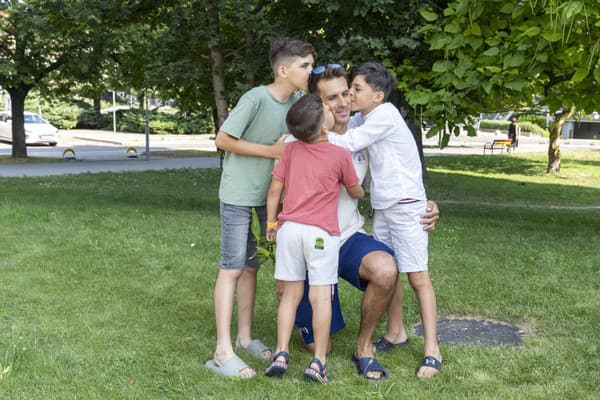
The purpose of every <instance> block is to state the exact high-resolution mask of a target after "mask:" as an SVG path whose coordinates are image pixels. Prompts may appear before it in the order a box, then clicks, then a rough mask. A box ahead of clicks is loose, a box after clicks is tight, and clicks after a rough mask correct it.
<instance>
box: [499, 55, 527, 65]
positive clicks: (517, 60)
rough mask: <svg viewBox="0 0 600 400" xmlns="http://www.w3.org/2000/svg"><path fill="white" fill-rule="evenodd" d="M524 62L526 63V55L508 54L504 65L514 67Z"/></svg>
mask: <svg viewBox="0 0 600 400" xmlns="http://www.w3.org/2000/svg"><path fill="white" fill-rule="evenodd" d="M523 63H525V57H523V56H522V55H520V54H517V55H514V56H513V55H511V56H508V57H506V59H505V60H504V65H506V66H508V67H513V68H516V67H520V66H521V65H523Z"/></svg>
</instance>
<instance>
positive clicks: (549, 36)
mask: <svg viewBox="0 0 600 400" xmlns="http://www.w3.org/2000/svg"><path fill="white" fill-rule="evenodd" d="M542 37H543V38H544V39H546V40H547V41H549V42H550V43H553V42H558V41H559V40H561V39H562V37H563V35H562V32H556V31H554V32H544V33H542Z"/></svg>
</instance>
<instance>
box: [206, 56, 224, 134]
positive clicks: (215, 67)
mask: <svg viewBox="0 0 600 400" xmlns="http://www.w3.org/2000/svg"><path fill="white" fill-rule="evenodd" d="M210 60H211V64H212V81H213V90H214V92H215V106H216V109H217V120H218V126H216V127H215V128H216V130H217V131H218V130H219V128H220V127H221V125H223V122H225V119H226V118H227V114H228V112H227V98H226V97H225V72H224V71H223V67H224V58H223V51H222V50H221V47H220V46H218V45H214V46H212V47H211V48H210Z"/></svg>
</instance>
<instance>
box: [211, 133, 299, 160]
mask: <svg viewBox="0 0 600 400" xmlns="http://www.w3.org/2000/svg"><path fill="white" fill-rule="evenodd" d="M287 136H288V135H283V136H282V137H280V138H279V139H278V140H277V141H276V142H275V143H273V144H272V145H267V144H260V143H254V142H249V141H247V140H244V139H238V138H236V137H234V136H231V135H229V134H228V133H227V132H223V131H219V133H218V134H217V138H216V139H215V146H217V148H219V149H221V150H224V151H230V152H232V153H237V154H243V155H246V156H255V157H265V158H279V157H281V153H283V149H284V148H285V143H284V142H283V141H284V140H285V138H286V137H287Z"/></svg>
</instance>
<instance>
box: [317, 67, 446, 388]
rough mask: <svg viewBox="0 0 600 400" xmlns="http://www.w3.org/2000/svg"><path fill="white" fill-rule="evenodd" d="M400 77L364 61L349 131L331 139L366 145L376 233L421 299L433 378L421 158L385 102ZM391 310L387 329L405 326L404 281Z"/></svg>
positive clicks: (353, 147) (435, 364)
mask: <svg viewBox="0 0 600 400" xmlns="http://www.w3.org/2000/svg"><path fill="white" fill-rule="evenodd" d="M395 86H396V80H395V78H394V77H393V76H392V75H391V74H390V73H389V71H388V70H387V69H386V68H385V67H384V66H383V65H382V64H379V63H374V62H368V63H364V64H361V65H360V66H358V67H357V68H356V69H354V71H353V73H352V87H351V89H350V93H351V96H352V105H351V108H352V111H356V114H355V115H354V116H353V117H352V118H351V119H350V121H349V124H348V126H349V128H350V129H349V130H348V131H347V132H346V134H345V135H337V134H334V133H330V134H329V141H330V142H331V143H334V144H336V145H338V146H342V147H345V148H347V149H348V150H350V151H353V152H355V151H360V150H362V149H365V148H366V149H367V150H368V152H369V170H370V173H371V184H370V191H371V205H372V207H373V209H374V210H375V216H374V222H373V235H374V237H375V238H376V239H377V240H379V241H381V242H383V243H385V244H387V245H388V246H390V247H391V248H392V249H393V250H394V253H395V258H396V263H397V266H398V270H399V271H400V272H406V273H407V275H408V280H409V282H410V285H411V287H412V288H413V290H414V291H415V295H416V297H417V300H418V302H419V309H420V314H421V320H422V322H423V332H424V358H423V361H422V363H421V365H420V366H419V368H418V369H417V376H418V377H432V376H435V375H437V374H438V373H439V371H440V369H441V367H442V357H441V354H440V349H439V345H438V341H437V329H436V328H437V326H436V324H437V310H436V308H437V305H436V298H435V292H434V290H433V285H432V284H431V279H430V277H429V272H428V265H427V245H428V232H426V231H423V229H422V227H421V225H420V223H419V216H420V215H421V214H423V213H424V212H425V210H426V207H427V196H426V193H425V187H424V186H423V178H422V169H421V160H420V158H419V153H418V149H417V145H416V143H415V140H414V138H413V135H412V133H411V132H410V130H409V129H408V126H407V125H406V122H404V119H403V118H402V116H401V115H400V112H399V111H398V109H396V107H394V105H393V104H391V103H387V102H385V101H386V100H387V98H388V97H389V95H390V93H391V92H392V90H393V89H394V88H395ZM396 288H397V289H396V293H395V294H394V298H393V299H392V302H391V304H390V308H389V310H388V325H389V327H388V332H394V329H395V328H394V327H395V326H398V327H402V309H401V307H402V291H401V284H400V283H398V285H396Z"/></svg>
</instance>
